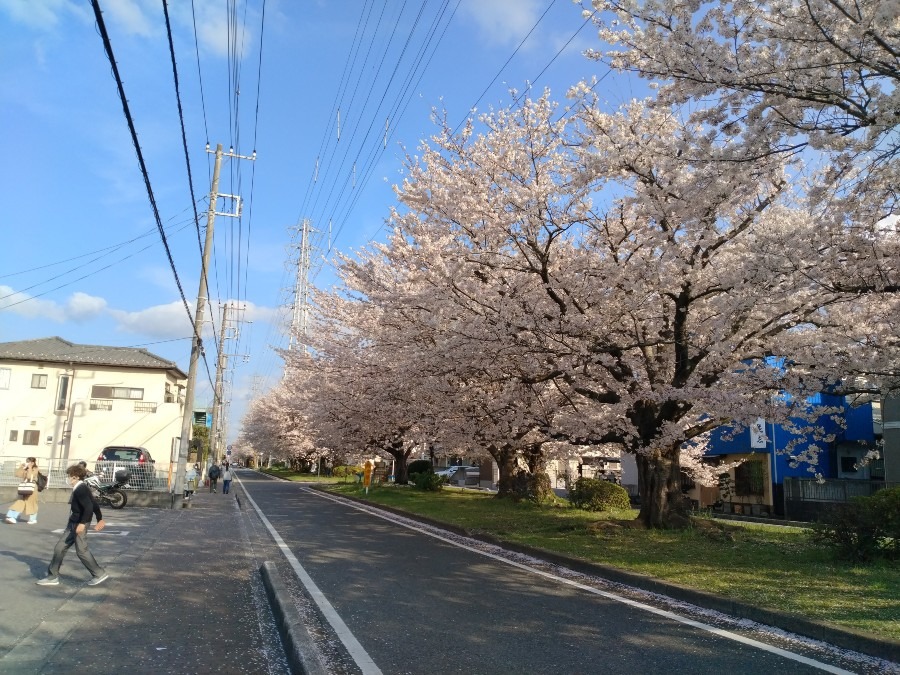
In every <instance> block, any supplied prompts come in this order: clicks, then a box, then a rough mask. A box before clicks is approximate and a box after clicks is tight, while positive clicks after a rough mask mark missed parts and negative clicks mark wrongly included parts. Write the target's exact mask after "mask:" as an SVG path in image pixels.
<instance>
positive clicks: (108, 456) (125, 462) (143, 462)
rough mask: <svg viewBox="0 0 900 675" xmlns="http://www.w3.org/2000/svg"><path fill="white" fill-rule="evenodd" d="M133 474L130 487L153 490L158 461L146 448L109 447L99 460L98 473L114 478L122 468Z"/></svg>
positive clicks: (129, 482) (96, 469)
mask: <svg viewBox="0 0 900 675" xmlns="http://www.w3.org/2000/svg"><path fill="white" fill-rule="evenodd" d="M123 467H124V468H127V469H128V470H129V471H130V472H131V479H130V480H129V481H128V487H132V488H137V489H138V490H151V489H153V487H155V483H156V461H155V460H154V459H153V458H152V457H151V456H150V453H149V452H148V451H147V449H146V448H139V447H135V446H128V445H109V446H107V447H105V448H103V451H102V452H101V453H100V456H99V457H98V458H97V466H96V468H95V469H94V470H95V471H96V472H97V473H100V472H103V474H104V475H108V476H110V477H111V476H112V475H113V474H115V472H116V471H117V470H118V469H120V468H123Z"/></svg>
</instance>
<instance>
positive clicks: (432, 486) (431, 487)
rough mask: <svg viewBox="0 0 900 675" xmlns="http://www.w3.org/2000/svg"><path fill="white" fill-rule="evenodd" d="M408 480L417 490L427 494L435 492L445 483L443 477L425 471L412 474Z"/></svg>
mask: <svg viewBox="0 0 900 675" xmlns="http://www.w3.org/2000/svg"><path fill="white" fill-rule="evenodd" d="M409 478H410V480H411V481H412V482H413V483H414V484H415V486H416V487H417V488H419V489H420V490H426V491H428V492H437V491H438V490H440V489H441V488H442V487H443V486H444V483H445V482H446V479H445V478H444V477H443V476H438V475H437V474H436V473H433V472H431V473H429V472H427V471H424V472H422V473H414V474H412V475H411V476H410V477H409Z"/></svg>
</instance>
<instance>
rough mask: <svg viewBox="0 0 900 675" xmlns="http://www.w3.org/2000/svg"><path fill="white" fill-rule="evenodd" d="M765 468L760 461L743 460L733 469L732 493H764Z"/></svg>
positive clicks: (743, 495) (748, 494)
mask: <svg viewBox="0 0 900 675" xmlns="http://www.w3.org/2000/svg"><path fill="white" fill-rule="evenodd" d="M765 476H766V469H765V467H764V466H763V463H762V462H757V461H749V462H744V463H743V464H741V465H740V466H738V467H736V468H735V470H734V493H735V494H736V495H738V496H741V497H746V496H750V495H753V496H756V495H759V496H762V495H764V494H765V493H766V486H765Z"/></svg>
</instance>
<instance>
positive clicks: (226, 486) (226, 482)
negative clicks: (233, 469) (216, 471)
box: [222, 479, 231, 495]
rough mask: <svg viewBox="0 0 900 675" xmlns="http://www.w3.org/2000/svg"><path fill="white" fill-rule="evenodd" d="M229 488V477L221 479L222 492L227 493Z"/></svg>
mask: <svg viewBox="0 0 900 675" xmlns="http://www.w3.org/2000/svg"><path fill="white" fill-rule="evenodd" d="M230 489H231V479H228V480H223V481H222V492H224V493H225V494H226V495H227V494H228V490H230Z"/></svg>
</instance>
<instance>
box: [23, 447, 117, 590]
mask: <svg viewBox="0 0 900 675" xmlns="http://www.w3.org/2000/svg"><path fill="white" fill-rule="evenodd" d="M84 477H85V470H84V467H82V466H79V465H78V464H75V465H73V466H70V467H69V468H68V469H66V479H67V480H68V482H69V484H70V485H71V486H72V501H71V502H70V509H71V513H70V514H69V521H68V523H66V529H65V530H64V531H63V534H62V536H61V537H60V538H59V541H58V542H56V548H54V549H53V559H52V560H51V561H50V566H49V567H48V568H47V576H46V577H45V578H43V579H40V580H38V581H37V582H36V583H37V584H38V586H58V585H59V568H60V567H62V563H63V559H64V558H65V557H66V553H67V552H68V550H69V549H70V548H71V547H72V545H73V544H74V545H75V554H76V555H77V556H78V559H79V560H80V561H81V563H82V564H83V565H84V566H85V567H86V568H87V569H88V571H89V572H90V573H91V577H92V578H91V580H90V581H88V586H96V585H97V584H102V583H103V582H104V581H106V580H107V579H109V574H107V572H106V570H104V569H103V568H102V567H100V565H98V564H97V561H96V560H95V559H94V555H93V554H92V553H91V552H90V550H89V549H88V546H87V537H86V535H87V527H88V525H90V524H91V518H92V517H93V516H94V515H95V514H96V515H97V524H96V525H95V526H94V530H96V531H98V532H99V531H100V530H102V529H103V528H104V527H105V525H106V524H105V523H104V522H103V514H102V513H100V507H99V506H97V505H96V503H95V502H94V500H93V499H92V498H91V491H90V488H88V486H87V483H85V482H84Z"/></svg>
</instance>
